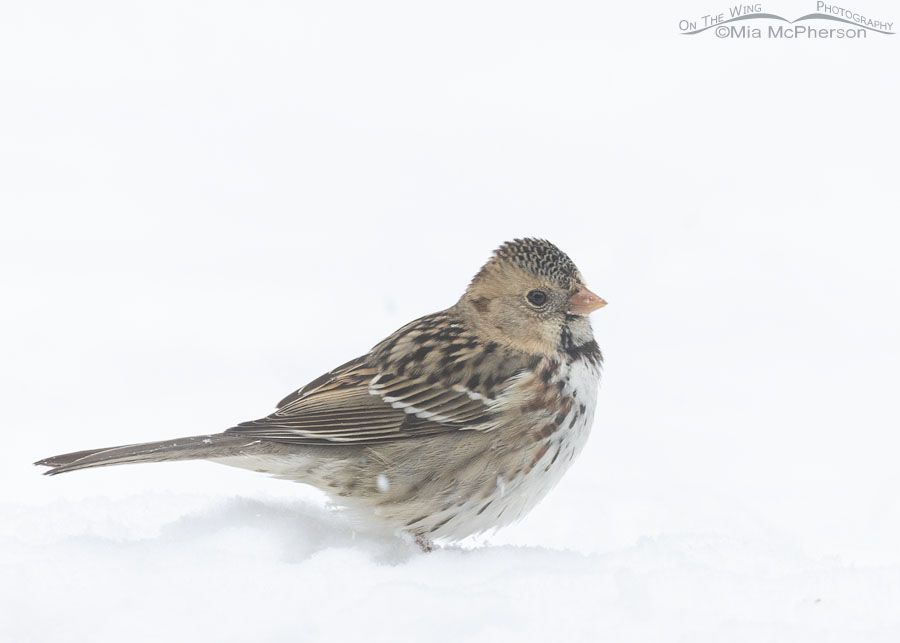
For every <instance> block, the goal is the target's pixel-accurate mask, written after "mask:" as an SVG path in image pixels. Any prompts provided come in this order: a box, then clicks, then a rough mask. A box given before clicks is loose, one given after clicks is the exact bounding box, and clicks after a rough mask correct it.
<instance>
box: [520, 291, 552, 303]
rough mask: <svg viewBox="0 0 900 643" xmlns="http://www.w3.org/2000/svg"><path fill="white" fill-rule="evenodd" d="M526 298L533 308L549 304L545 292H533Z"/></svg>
mask: <svg viewBox="0 0 900 643" xmlns="http://www.w3.org/2000/svg"><path fill="white" fill-rule="evenodd" d="M525 296H526V297H528V301H529V302H530V303H531V304H532V305H533V306H543V305H544V304H546V303H547V293H545V292H544V291H543V290H532V291H531V292H529V293H528V294H527V295H525Z"/></svg>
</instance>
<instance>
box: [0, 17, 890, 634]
mask: <svg viewBox="0 0 900 643" xmlns="http://www.w3.org/2000/svg"><path fill="white" fill-rule="evenodd" d="M727 8H728V5H727V4H724V3H723V4H720V5H717V4H715V3H706V2H703V3H700V2H694V1H693V0H692V1H690V2H655V3H654V2H643V3H625V2H619V3H609V2H606V3H601V2H583V3H573V2H561V3H494V2H455V3H445V4H440V5H438V4H434V3H417V2H409V3H395V2H390V3H387V2H380V3H365V2H332V3H313V2H294V3H292V2H243V3H235V2H205V3H200V2H196V3H184V2H154V3H143V4H132V3H121V2H107V3H65V2H60V3H53V2H28V3H12V2H4V3H3V4H2V5H0V81H2V85H0V92H2V100H0V217H2V229H0V288H2V308H0V337H2V339H0V342H2V343H0V349H2V354H0V390H2V407H0V421H2V431H3V433H2V435H3V441H4V442H3V448H2V449H0V520H2V522H0V528H2V531H0V640H4V641H7V640H8V641H43V640H51V639H52V640H59V641H67V640H71V641H84V640H94V641H100V640H104V641H121V640H133V641H145V640H146V641H158V640H160V639H161V638H163V637H169V638H172V639H174V640H188V639H189V640H218V641H221V640H291V641H295V640H329V641H333V640H341V639H342V638H345V637H349V636H356V637H361V636H365V637H367V638H368V639H370V640H385V641H392V640H406V639H412V638H415V639H418V640H459V639H461V638H465V639H468V640H491V641H496V640H506V639H507V638H515V639H517V640H523V639H524V640H529V639H535V640H538V639H541V640H547V639H548V637H559V636H566V637H569V638H570V639H575V640H577V639H588V638H593V639H596V637H600V636H603V637H606V638H608V639H609V640H616V641H638V640H648V641H669V640H672V641H674V640H687V641H706V640H709V641H722V640H729V641H744V640H746V641H750V640H785V641H798V640H810V641H825V640H851V639H852V640H884V641H888V640H890V641H895V640H897V639H898V637H900V610H898V605H900V545H898V543H900V498H898V491H900V467H898V463H897V461H898V449H900V437H898V430H900V411H898V401H897V391H898V384H900V374H898V359H900V331H898V329H900V303H898V302H900V299H898V297H900V285H898V275H900V259H898V252H897V241H898V234H897V233H898V228H897V223H896V219H897V215H898V212H900V208H898V204H900V193H898V192H900V188H898V171H900V164H898V161H897V150H898V143H900V136H898V130H897V124H898V123H897V114H898V113H900V92H898V87H900V74H898V72H897V70H898V63H900V49H898V47H900V35H894V36H882V35H879V34H874V33H870V34H869V36H868V38H867V39H865V40H859V41H847V40H831V41H808V40H798V41H779V40H761V41H751V40H720V39H717V38H716V37H715V35H714V33H712V32H706V33H704V34H701V35H698V36H682V35H680V34H679V33H678V21H679V20H680V19H682V18H689V19H697V18H699V17H700V16H702V15H703V14H707V13H714V12H716V13H717V12H719V11H723V12H727ZM849 8H852V9H854V10H856V11H858V12H859V13H862V14H865V15H871V16H873V17H876V18H882V19H885V20H892V21H898V20H900V10H898V8H897V6H896V5H895V4H893V3H890V2H873V1H866V2H859V3H856V4H853V5H849ZM763 10H764V11H767V12H771V13H776V14H780V15H783V16H785V17H787V18H791V19H792V18H796V17H799V16H800V15H803V14H806V13H811V12H813V11H814V10H815V3H814V2H797V1H794V0H785V1H783V2H779V3H778V4H777V6H776V5H775V4H774V3H773V4H771V5H770V4H768V3H766V4H764V6H763ZM824 26H826V27H837V26H841V25H838V24H837V23H833V24H825V25H824ZM895 28H896V27H895ZM517 236H539V237H546V238H548V239H550V240H552V241H554V242H555V243H556V244H557V245H559V246H560V247H561V248H562V249H563V250H565V251H566V252H567V253H569V255H570V256H571V257H572V258H573V259H574V260H575V262H576V263H577V264H578V266H579V267H580V269H581V271H582V273H583V274H584V275H585V276H586V278H587V280H588V284H589V286H590V287H591V288H592V289H593V290H594V291H595V292H597V293H598V294H600V295H602V296H603V297H604V298H606V299H607V300H608V301H609V302H610V305H609V306H608V307H607V308H604V309H603V310H601V311H599V312H598V313H596V314H594V315H593V320H594V327H595V332H596V336H597V338H598V341H599V342H600V345H601V347H602V348H603V351H604V354H605V357H606V362H607V367H606V371H605V375H604V378H605V379H604V383H603V385H602V388H601V393H600V401H599V406H598V410H597V420H596V424H595V426H594V433H593V434H592V437H591V440H590V442H589V444H588V446H587V448H586V450H585V452H584V454H583V455H582V457H581V459H580V460H579V461H578V462H577V463H576V466H575V467H574V468H573V469H572V471H571V472H570V473H569V475H568V476H567V477H566V478H565V479H564V480H563V482H562V483H561V484H560V485H559V486H558V487H557V489H556V490H555V491H554V492H553V493H552V494H551V495H550V496H549V497H548V498H547V500H546V501H545V502H544V503H543V504H542V505H541V506H540V507H539V508H538V509H537V510H535V511H534V512H533V513H532V514H531V515H530V516H529V517H528V518H527V519H525V520H524V521H523V522H522V523H521V524H519V525H517V526H514V527H511V528H508V529H507V530H505V531H503V532H500V533H499V534H497V535H496V536H494V537H493V538H490V539H488V540H487V541H486V542H481V543H475V544H477V545H478V548H477V549H474V550H459V549H451V550H447V551H442V552H438V553H435V554H431V555H428V556H424V555H421V554H417V553H416V552H415V551H413V550H411V549H410V548H408V547H406V546H405V545H403V544H402V543H397V542H384V541H378V540H373V539H372V538H370V537H368V536H366V535H364V534H354V533H353V532H352V531H351V530H350V528H349V527H348V526H347V525H345V524H344V523H343V522H342V520H341V517H340V516H337V515H335V514H334V513H333V512H329V511H328V510H327V509H325V508H323V507H322V500H321V498H320V497H319V496H318V495H317V493H316V492H313V491H311V490H307V489H304V488H303V487H301V486H299V485H291V484H289V483H286V482H281V481H276V480H269V479H266V478H264V477H262V476H259V475H256V474H252V473H248V472H243V471H240V470H232V469H227V468H224V467H217V466H216V465H212V464H208V463H175V464H167V465H154V466H144V467H122V468H112V469H101V470H96V471H88V472H84V473H78V474H73V475H71V476H65V477H58V478H53V479H49V478H45V477H41V476H40V475H39V472H38V470H37V469H35V468H34V467H32V466H31V465H30V463H31V462H33V461H34V460H37V459H39V458H41V457H45V456H48V455H51V454H55V453H61V452H66V451H72V450H77V449H83V448H90V447H99V446H109V445H114V444H121V443H131V442H139V441H144V440H153V439H162V438H169V437H178V436H182V435H191V434H198V433H209V432H216V431H219V430H222V429H225V428H227V427H229V426H232V425H233V424H234V423H236V422H238V421H242V420H247V419H253V418H256V417H260V416H262V415H265V414H267V413H269V412H270V411H271V409H272V407H273V405H274V403H275V402H276V401H277V400H279V399H280V398H281V396H283V395H284V394H286V393H288V392H290V391H291V390H293V389H295V388H296V387H298V386H300V385H302V384H303V383H305V382H306V381H308V380H309V379H312V378H313V377H315V376H318V375H319V374H321V373H322V372H324V371H325V370H327V369H329V368H330V367H332V366H334V365H336V364H339V363H342V362H344V361H346V360H347V359H350V358H352V357H355V356H356V355H359V354H361V353H363V352H365V351H366V350H368V348H370V347H371V346H372V345H373V344H375V343H376V342H377V341H379V340H380V339H381V338H382V337H384V336H386V335H387V334H388V333H390V332H391V331H393V330H394V329H396V328H397V327H399V326H400V325H402V324H403V323H405V322H406V321H408V320H410V319H412V318H414V317H417V316H420V315H423V314H426V313H429V312H432V311H434V310H437V309H440V308H444V307H446V306H449V305H451V304H452V303H453V302H454V301H455V300H456V298H457V297H458V296H459V295H460V294H461V292H462V290H463V289H464V287H465V285H466V284H467V282H468V280H469V279H470V278H471V276H472V275H473V274H474V273H475V272H476V270H477V269H478V268H479V266H480V265H481V263H482V262H483V261H484V260H485V259H486V258H487V257H488V256H489V253H490V251H491V250H492V249H493V248H494V247H496V246H497V245H499V244H500V243H501V242H503V241H505V240H507V239H511V238H513V237H517Z"/></svg>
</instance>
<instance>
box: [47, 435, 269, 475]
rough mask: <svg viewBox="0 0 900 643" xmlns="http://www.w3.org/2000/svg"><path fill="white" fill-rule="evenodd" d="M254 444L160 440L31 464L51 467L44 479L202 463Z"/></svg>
mask: <svg viewBox="0 0 900 643" xmlns="http://www.w3.org/2000/svg"><path fill="white" fill-rule="evenodd" d="M256 443H258V440H254V439H253V438H248V437H247V436H237V435H225V434H224V433H216V434H213V435H195V436H192V437H189V438H178V439H176V440H163V441H162V442H145V443H144V444H128V445H125V446H121V447H112V448H108V449H90V450H88V451H75V452H74V453H64V454H62V455H54V456H51V457H49V458H44V459H43V460H39V461H38V462H35V464H37V465H40V466H43V467H52V468H51V469H50V470H48V471H45V472H44V474H45V475H48V476H55V475H56V474H58V473H67V472H69V471H78V470H79V469H90V468H93V467H109V466H112V465H114V464H134V463H137V462H168V461H170V460H202V459H207V458H221V457H227V456H232V455H240V454H241V453H242V451H243V450H244V449H245V448H246V447H249V446H251V445H253V444H256Z"/></svg>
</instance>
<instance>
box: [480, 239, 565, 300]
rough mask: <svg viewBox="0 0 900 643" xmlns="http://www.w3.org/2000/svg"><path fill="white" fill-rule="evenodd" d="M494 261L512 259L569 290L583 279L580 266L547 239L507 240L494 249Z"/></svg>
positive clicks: (520, 265) (522, 266)
mask: <svg viewBox="0 0 900 643" xmlns="http://www.w3.org/2000/svg"><path fill="white" fill-rule="evenodd" d="M493 261H511V262H513V263H515V264H516V265H517V266H519V267H521V268H524V269H525V270H528V271H530V272H532V273H534V274H536V275H540V276H541V277H546V278H547V279H550V280H551V281H553V282H555V283H556V284H557V285H559V286H560V287H562V288H565V289H567V290H568V289H571V288H573V287H574V285H575V283H576V282H580V281H581V275H580V274H579V273H578V268H576V267H575V264H574V263H573V262H572V260H571V259H569V256H568V255H567V254H566V253H565V252H563V251H562V250H560V249H559V248H557V247H556V246H555V245H553V244H552V243H550V242H549V241H547V240H546V239H514V240H513V241H507V242H506V243H504V244H503V245H502V246H500V247H499V248H497V249H496V250H495V251H494V258H493Z"/></svg>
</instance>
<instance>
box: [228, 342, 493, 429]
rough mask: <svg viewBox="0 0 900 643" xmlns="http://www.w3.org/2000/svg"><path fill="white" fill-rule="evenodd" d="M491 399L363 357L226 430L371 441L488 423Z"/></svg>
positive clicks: (491, 415) (323, 376) (491, 417)
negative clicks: (376, 365) (270, 411)
mask: <svg viewBox="0 0 900 643" xmlns="http://www.w3.org/2000/svg"><path fill="white" fill-rule="evenodd" d="M492 402H493V401H492V400H490V399H488V398H485V397H482V396H480V395H477V394H473V393H472V392H470V391H468V390H466V389H465V388H462V387H460V386H448V385H447V384H444V383H441V382H432V381H429V380H428V379H426V378H423V377H416V378H409V377H404V376H401V375H397V374H396V373H389V374H387V373H383V372H379V371H378V369H376V368H373V367H372V366H371V365H370V364H369V361H368V360H367V359H366V357H362V358H359V359H356V360H353V361H351V362H347V363H346V364H344V365H342V366H340V367H338V368H336V369H335V370H333V371H331V372H329V373H326V374H324V375H322V376H321V377H319V378H317V379H315V380H313V381H312V382H310V383H309V384H307V385H306V386H304V387H303V388H301V389H299V390H298V391H296V392H294V393H292V394H291V395H289V396H287V397H286V398H284V399H283V400H282V401H281V403H280V404H279V405H278V410H276V411H275V412H274V413H273V414H271V415H269V416H267V417H264V418H262V419H259V420H253V421H251V422H243V423H241V424H239V425H238V426H236V427H232V428H230V429H228V430H227V431H226V433H239V434H246V435H248V436H253V437H255V438H259V439H265V440H272V441H276V442H286V443H294V444H348V443H354V444H371V443H377V442H384V441H387V440H397V439H403V438H410V437H416V436H424V435H433V434H435V433H441V432H445V431H458V430H460V429H468V428H477V427H480V426H489V425H490V424H491V423H492V421H493V420H494V410H493V408H492V407H493V403H492Z"/></svg>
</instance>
